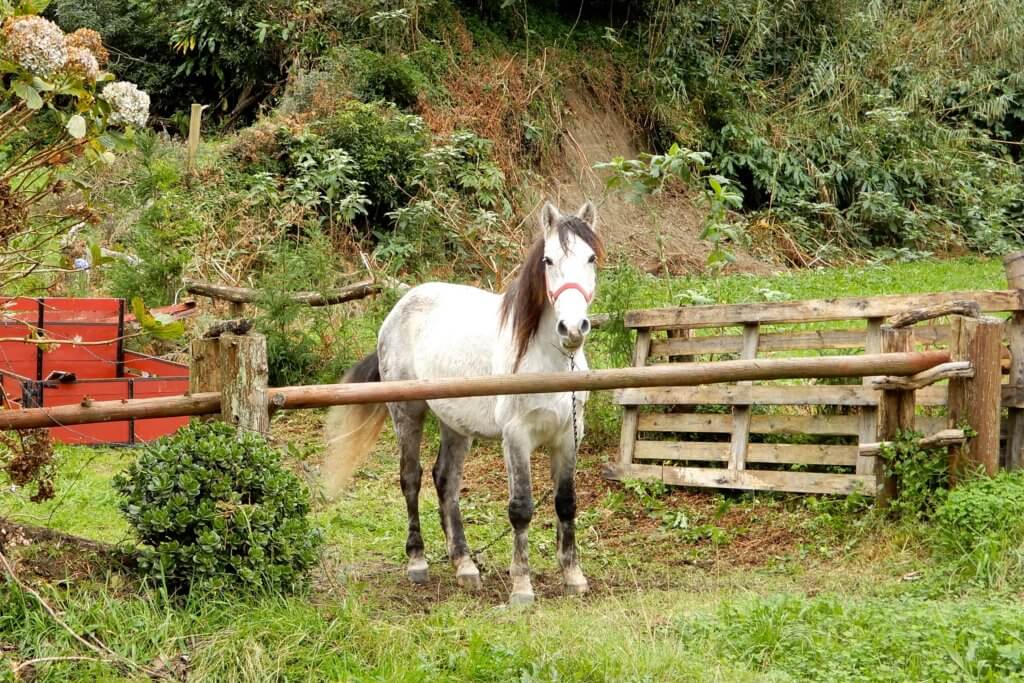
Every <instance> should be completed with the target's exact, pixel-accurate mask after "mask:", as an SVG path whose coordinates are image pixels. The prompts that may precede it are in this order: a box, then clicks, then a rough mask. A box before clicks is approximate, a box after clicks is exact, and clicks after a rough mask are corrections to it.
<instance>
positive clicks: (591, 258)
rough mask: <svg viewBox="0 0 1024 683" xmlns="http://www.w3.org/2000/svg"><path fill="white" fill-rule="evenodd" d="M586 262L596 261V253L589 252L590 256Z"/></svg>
mask: <svg viewBox="0 0 1024 683" xmlns="http://www.w3.org/2000/svg"><path fill="white" fill-rule="evenodd" d="M587 263H597V254H591V255H590V258H588V259H587Z"/></svg>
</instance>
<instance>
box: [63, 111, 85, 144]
mask: <svg viewBox="0 0 1024 683" xmlns="http://www.w3.org/2000/svg"><path fill="white" fill-rule="evenodd" d="M66 127H67V129H68V133H69V134H70V135H71V137H73V138H75V139H76V140H81V139H82V138H84V137H85V132H86V126H85V117H84V116H82V115H81V114H75V115H74V116H72V117H71V118H70V119H68V123H67V126H66Z"/></svg>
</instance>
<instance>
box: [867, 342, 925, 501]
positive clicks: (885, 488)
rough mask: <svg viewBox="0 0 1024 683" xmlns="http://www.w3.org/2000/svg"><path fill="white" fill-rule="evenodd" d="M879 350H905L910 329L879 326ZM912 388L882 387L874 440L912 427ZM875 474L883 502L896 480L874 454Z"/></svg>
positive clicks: (887, 438)
mask: <svg viewBox="0 0 1024 683" xmlns="http://www.w3.org/2000/svg"><path fill="white" fill-rule="evenodd" d="M881 332H882V351H883V352H885V353H906V352H907V351H910V350H911V349H913V348H914V333H913V330H910V329H907V328H904V329H893V328H891V327H883V328H882V330H881ZM914 409H915V403H914V392H913V391H906V390H903V389H885V390H883V391H882V396H881V399H880V400H879V403H878V441H880V442H884V441H895V440H896V439H897V438H898V437H899V435H900V432H908V431H911V430H913V429H914ZM875 477H876V481H877V482H878V483H879V488H878V497H877V501H878V504H879V505H883V506H884V505H886V504H887V503H888V501H890V500H891V499H892V498H893V497H894V496H895V495H896V487H897V486H898V482H897V481H895V480H893V479H892V478H891V477H887V476H886V475H885V468H884V465H883V463H882V459H881V458H875Z"/></svg>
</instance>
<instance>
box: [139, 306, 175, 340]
mask: <svg viewBox="0 0 1024 683" xmlns="http://www.w3.org/2000/svg"><path fill="white" fill-rule="evenodd" d="M132 313H134V314H135V319H136V320H138V321H139V325H141V326H142V329H143V331H145V332H146V333H147V334H149V335H151V336H153V337H155V338H156V339H168V340H169V339H178V338H179V337H181V336H182V335H183V334H185V323H183V322H181V321H180V320H176V321H174V322H167V319H166V318H165V319H164V321H160V320H157V318H156V316H154V315H153V314H152V313H150V312H149V311H147V310H146V304H144V303H143V302H142V298H141V297H134V298H133V299H132Z"/></svg>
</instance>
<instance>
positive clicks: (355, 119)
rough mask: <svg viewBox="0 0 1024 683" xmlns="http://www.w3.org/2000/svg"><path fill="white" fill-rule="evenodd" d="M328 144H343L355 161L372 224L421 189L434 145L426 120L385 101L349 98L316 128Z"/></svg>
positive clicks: (334, 146)
mask: <svg viewBox="0 0 1024 683" xmlns="http://www.w3.org/2000/svg"><path fill="white" fill-rule="evenodd" d="M314 131H315V132H316V133H318V134H319V135H320V136H322V137H323V139H324V142H325V144H326V145H327V147H329V148H331V149H342V150H344V151H345V153H346V154H348V155H349V156H350V157H351V158H352V159H353V160H354V161H355V163H356V166H357V168H358V169H359V180H360V181H361V182H362V183H363V192H364V194H365V195H366V197H367V198H368V199H369V206H368V215H367V220H366V225H367V226H380V225H383V224H386V223H387V217H386V214H387V213H389V212H391V211H394V210H395V209H398V208H400V207H402V206H404V205H405V204H406V202H408V200H409V197H411V196H413V195H415V194H416V188H415V185H414V181H415V178H416V175H417V172H418V170H419V167H420V165H421V163H422V161H421V157H422V155H423V153H424V152H425V151H426V150H427V149H428V148H429V146H430V135H429V131H428V130H427V127H426V124H425V123H424V122H423V119H421V118H420V117H418V116H411V115H408V114H402V113H401V112H399V111H398V110H396V109H395V108H394V106H388V105H384V104H363V103H361V102H349V103H346V105H345V106H344V107H343V108H342V110H341V111H340V112H338V113H337V114H335V115H334V116H333V117H332V118H331V119H329V120H328V121H324V122H321V123H319V124H318V125H317V126H316V128H315V129H314Z"/></svg>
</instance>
